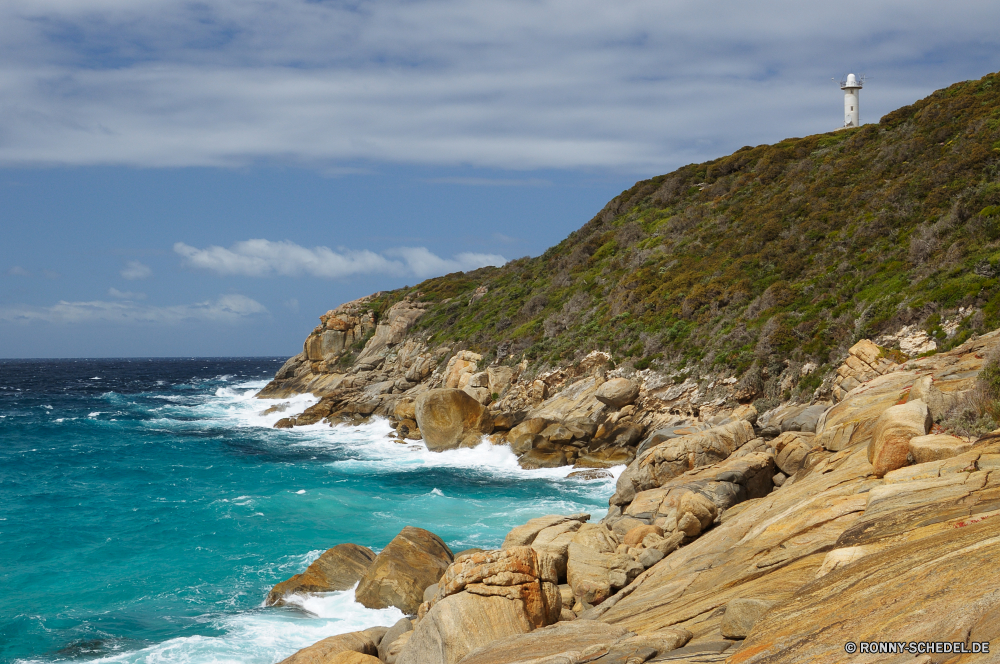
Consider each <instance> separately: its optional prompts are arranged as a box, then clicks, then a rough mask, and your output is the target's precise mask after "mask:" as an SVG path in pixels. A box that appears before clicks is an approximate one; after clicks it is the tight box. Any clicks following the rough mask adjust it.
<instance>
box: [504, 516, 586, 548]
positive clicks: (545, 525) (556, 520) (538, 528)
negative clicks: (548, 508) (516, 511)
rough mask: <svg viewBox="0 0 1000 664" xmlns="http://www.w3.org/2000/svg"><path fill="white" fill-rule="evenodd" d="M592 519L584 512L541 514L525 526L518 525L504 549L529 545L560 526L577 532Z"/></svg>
mask: <svg viewBox="0 0 1000 664" xmlns="http://www.w3.org/2000/svg"><path fill="white" fill-rule="evenodd" d="M589 520H590V515H589V514H587V513H585V512H583V513H580V514H572V515H569V516H564V515H562V514H550V515H548V516H540V517H536V518H534V519H531V520H530V521H528V523H526V524H524V525H523V526H517V527H515V528H513V529H511V531H510V532H509V533H507V537H505V538H504V541H503V545H502V546H501V547H500V548H502V549H509V548H511V547H515V546H528V545H530V544H532V543H533V542H534V541H535V538H536V537H538V535H539V534H540V533H541V532H543V531H545V530H548V529H551V528H556V527H559V526H564V525H565V526H568V527H567V530H570V531H572V532H576V531H577V530H579V529H580V526H582V525H583V524H584V523H586V522H587V521H589Z"/></svg>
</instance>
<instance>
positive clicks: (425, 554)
mask: <svg viewBox="0 0 1000 664" xmlns="http://www.w3.org/2000/svg"><path fill="white" fill-rule="evenodd" d="M452 560H453V557H452V553H451V550H450V549H448V546H447V545H446V544H445V543H444V541H442V540H441V538H440V537H438V536H437V535H435V534H434V533H432V532H430V531H428V530H424V529H422V528H414V527H412V526H407V527H405V528H403V530H402V531H401V532H400V533H399V534H398V535H396V536H395V537H394V538H393V539H392V541H391V542H389V544H388V545H387V546H386V547H385V548H384V549H382V551H381V552H380V553H379V554H378V556H376V557H375V560H374V561H373V562H372V564H371V566H370V567H369V568H368V570H367V571H366V572H365V574H364V576H363V577H361V581H360V582H359V583H358V589H357V590H356V591H355V597H356V598H357V600H358V601H359V602H361V603H362V604H364V605H365V606H367V607H368V608H370V609H385V608H388V607H390V606H395V607H397V608H399V609H401V610H402V611H403V612H404V613H408V614H415V613H416V612H417V609H418V608H420V604H421V603H422V602H423V600H424V589H425V588H427V586H429V585H431V584H432V583H437V581H438V579H440V578H441V575H442V574H444V571H445V569H447V568H448V565H450V564H451V562H452Z"/></svg>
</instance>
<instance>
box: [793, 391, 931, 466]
mask: <svg viewBox="0 0 1000 664" xmlns="http://www.w3.org/2000/svg"><path fill="white" fill-rule="evenodd" d="M932 423H933V421H932V420H931V414H930V412H929V411H928V410H927V404H925V403H924V402H923V401H920V400H917V401H907V402H906V403H905V404H900V405H897V406H892V407H890V408H887V409H886V410H885V412H883V413H882V414H881V415H880V416H879V418H878V419H877V420H876V421H875V431H874V432H873V433H872V440H871V442H870V443H869V444H868V461H869V462H870V463H871V464H872V467H874V469H875V476H876V477H882V476H883V475H885V474H886V473H888V472H889V471H891V470H896V469H897V468H902V467H903V466H905V465H906V464H907V463H908V461H907V459H906V457H907V455H908V454H909V453H910V439H911V438H915V437H917V436H923V435H925V434H926V433H927V432H928V431H929V430H930V428H931V424H932ZM782 470H784V469H782Z"/></svg>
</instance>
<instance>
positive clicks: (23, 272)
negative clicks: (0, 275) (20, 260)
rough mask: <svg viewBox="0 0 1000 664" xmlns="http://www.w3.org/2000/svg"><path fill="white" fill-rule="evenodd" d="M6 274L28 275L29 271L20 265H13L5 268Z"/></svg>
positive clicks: (15, 275) (14, 275) (13, 275)
mask: <svg viewBox="0 0 1000 664" xmlns="http://www.w3.org/2000/svg"><path fill="white" fill-rule="evenodd" d="M7 274H9V275H10V276H12V277H30V276H31V273H30V272H28V271H27V270H25V269H24V268H23V267H21V266H20V265H15V266H14V267H12V268H10V269H9V270H7Z"/></svg>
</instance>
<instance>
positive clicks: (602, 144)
mask: <svg viewBox="0 0 1000 664" xmlns="http://www.w3.org/2000/svg"><path fill="white" fill-rule="evenodd" d="M998 24H1000V3H990V2H982V1H981V0H952V2H950V3H948V6H947V10H946V11H942V5H941V3H940V2H931V1H930V0H908V1H907V2H901V1H898V0H864V1H862V0H843V1H842V2H837V3H827V4H815V3H813V4H803V3H801V2H792V0H774V1H772V2H768V3H747V2H740V1H737V0H720V1H718V2H714V3H709V4H706V3H703V2H692V1H690V0H672V1H669V2H663V1H662V0H630V1H629V2H615V3H609V2H605V1H603V0H572V1H570V0H536V1H532V2H526V1H524V0H490V1H486V0H417V1H413V2H409V1H407V2H404V1H403V0H373V1H371V2H366V3H360V4H359V3H343V2H316V1H314V0H262V1H261V2H253V3H247V2H244V1H243V0H203V1H201V2H196V3H195V2H192V3H187V2H168V1H167V0H147V1H144V2H134V1H126V0H6V1H5V2H3V3H0V99H2V100H3V102H2V103H0V109H2V112H0V164H8V165H10V164H15V165H18V164H131V165H139V166H193V165H195V166H240V165H245V164H249V163H255V162H259V161H261V160H266V161H274V160H277V161H281V162H295V163H305V164H315V165H316V166H317V167H318V168H320V169H321V170H324V171H325V172H334V173H336V172H356V171H357V170H358V169H361V170H364V168H366V167H368V166H369V165H370V164H372V163H384V162H392V163H414V164H447V165H471V166H484V167H500V168H513V169H528V168H566V167H572V168H577V167H600V168H618V169H631V170H636V171H643V172H648V171H650V170H654V171H655V170H659V171H661V172H662V170H663V169H666V168H668V167H671V166H676V165H678V164H679V163H683V161H685V160H687V161H695V160H700V159H701V158H703V157H705V156H708V155H717V154H719V153H720V151H721V150H722V149H727V150H728V149H732V148H733V147H734V146H737V147H738V146H739V145H743V144H746V143H754V142H756V143H760V142H764V141H773V140H776V139H780V138H783V137H787V136H794V135H803V134H806V133H815V132H820V131H827V130H830V129H834V128H836V127H838V126H840V124H841V104H842V102H841V94H840V91H839V90H838V89H837V87H836V85H834V84H833V83H832V82H831V81H830V78H831V77H839V76H841V75H843V74H844V73H846V72H847V71H848V70H854V71H858V70H863V71H865V72H867V73H869V74H872V75H873V78H872V79H871V81H872V82H871V84H870V85H869V86H866V89H865V91H864V93H863V94H862V121H874V120H876V119H877V117H878V115H879V114H881V113H884V112H887V111H889V110H891V109H893V108H895V107H898V106H900V105H903V104H905V103H910V102H911V101H912V100H913V99H915V98H917V97H919V96H923V95H924V94H927V93H928V92H929V91H930V90H933V89H934V88H936V87H940V86H943V85H946V84H949V83H951V82H954V81H956V80H962V79H964V78H972V77H978V76H981V75H983V74H985V73H987V72H989V71H992V70H993V69H995V68H996V60H995V54H996V51H997V46H998V41H1000V37H998V35H1000V33H998V32H997V31H996V29H995V26H996V25H998Z"/></svg>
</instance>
